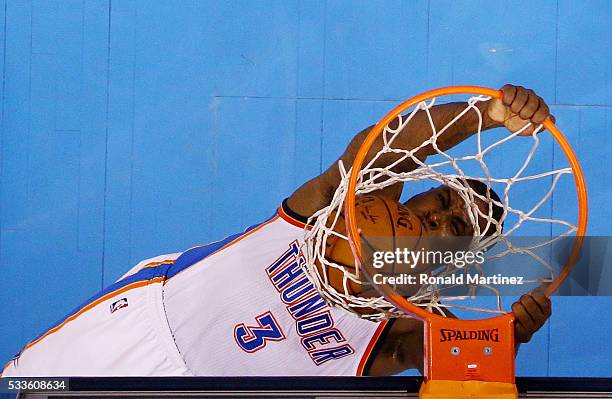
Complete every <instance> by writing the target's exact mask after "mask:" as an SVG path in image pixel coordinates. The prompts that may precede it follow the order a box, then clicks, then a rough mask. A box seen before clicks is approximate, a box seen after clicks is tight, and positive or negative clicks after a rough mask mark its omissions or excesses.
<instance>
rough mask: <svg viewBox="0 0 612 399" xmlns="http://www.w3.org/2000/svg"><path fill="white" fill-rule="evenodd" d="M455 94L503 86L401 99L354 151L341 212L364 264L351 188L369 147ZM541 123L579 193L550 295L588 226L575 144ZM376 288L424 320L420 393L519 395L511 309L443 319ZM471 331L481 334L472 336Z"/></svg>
mask: <svg viewBox="0 0 612 399" xmlns="http://www.w3.org/2000/svg"><path fill="white" fill-rule="evenodd" d="M453 94H474V95H484V96H487V97H490V98H497V99H501V98H502V92H501V91H499V90H494V89H490V88H486V87H479V86H449V87H443V88H439V89H435V90H431V91H427V92H425V93H422V94H420V95H417V96H415V97H413V98H411V99H409V100H406V101H404V102H403V103H401V104H400V105H398V106H397V107H395V108H394V109H393V110H392V111H391V112H389V113H388V114H387V115H385V117H383V118H382V119H381V120H380V121H379V122H378V123H377V124H376V125H375V126H374V127H373V128H372V129H371V131H370V133H369V134H368V135H367V137H366V139H365V140H364V143H363V144H362V146H361V148H360V149H359V151H358V153H357V154H356V156H355V161H354V163H353V166H352V169H351V172H350V176H349V183H348V189H347V194H346V198H345V204H344V213H345V221H346V228H347V235H348V238H349V242H350V244H351V247H352V250H353V254H354V256H355V260H356V262H358V263H359V265H360V266H361V267H362V269H363V266H362V248H361V237H360V233H359V230H358V228H357V223H356V220H357V218H356V213H355V193H356V188H357V184H358V180H359V173H360V171H361V168H362V167H363V163H364V161H365V158H366V155H367V153H368V151H369V150H370V148H371V147H372V145H373V144H374V143H375V141H376V139H377V138H378V137H379V136H380V135H381V134H382V132H383V130H384V128H385V127H386V126H387V125H388V124H389V123H390V122H391V121H392V120H393V119H395V118H396V117H397V116H398V115H400V114H401V113H402V112H404V111H406V110H408V109H409V108H411V107H413V106H415V105H417V104H419V103H421V102H423V101H426V100H429V99H432V98H436V97H439V96H446V95H453ZM543 126H544V128H546V130H547V131H548V132H550V133H551V134H552V136H553V137H554V139H555V140H556V142H557V143H558V144H559V145H560V147H561V149H562V150H563V152H564V154H565V156H566V158H567V160H568V161H569V164H570V167H571V169H572V172H573V175H574V181H575V185H576V192H577V198H578V224H577V229H576V237H575V240H574V244H573V247H572V250H571V252H570V255H569V256H568V259H567V261H566V263H565V265H564V266H563V269H561V272H560V273H559V275H558V276H556V277H555V279H554V280H553V281H552V282H551V283H550V284H549V285H548V286H547V287H546V290H545V294H546V295H547V296H550V295H552V294H553V293H554V292H555V291H556V290H557V289H558V288H559V286H561V284H562V283H563V281H564V280H565V279H566V278H567V276H568V275H569V273H570V271H571V269H572V267H573V265H574V264H575V263H576V261H577V259H578V256H579V254H580V250H581V247H582V244H583V241H584V236H585V233H586V228H587V218H588V202H587V191H586V184H585V181H584V175H583V173H582V169H581V167H580V164H579V162H578V159H577V158H576V155H575V154H574V151H573V149H572V148H571V146H570V144H569V143H568V141H567V139H566V138H565V136H564V135H563V133H561V131H560V130H559V129H558V128H557V126H556V125H555V124H554V122H553V121H552V120H551V119H550V118H548V119H546V120H545V121H544V123H543ZM378 288H379V289H381V291H382V292H383V293H384V295H385V298H386V299H387V300H388V301H389V302H390V303H391V304H392V305H393V306H395V307H397V308H398V309H401V310H403V311H404V312H406V313H407V314H408V315H411V316H413V317H416V318H418V319H420V320H423V321H424V323H425V350H424V357H425V365H424V366H425V367H424V376H425V383H424V384H423V386H422V387H421V394H420V396H421V398H462V397H465V398H467V397H470V398H475V397H481V398H482V397H495V398H516V397H518V394H517V391H516V387H515V385H514V374H515V373H514V355H515V353H514V316H513V314H512V313H506V314H504V315H500V316H497V317H492V318H487V319H481V320H459V319H452V318H446V317H443V316H439V315H436V314H433V313H431V312H429V311H427V310H425V309H423V308H421V307H419V306H417V305H415V304H413V303H411V302H410V301H408V300H407V299H406V298H404V297H403V296H401V295H399V294H398V293H397V292H395V291H394V290H393V289H391V288H390V287H388V286H386V285H378ZM457 334H459V336H462V335H463V336H465V337H466V338H467V339H464V340H461V341H460V344H457V341H453V340H452V339H450V338H451V337H456V336H457ZM469 336H477V337H479V338H483V339H475V340H471V339H469ZM446 338H448V339H446Z"/></svg>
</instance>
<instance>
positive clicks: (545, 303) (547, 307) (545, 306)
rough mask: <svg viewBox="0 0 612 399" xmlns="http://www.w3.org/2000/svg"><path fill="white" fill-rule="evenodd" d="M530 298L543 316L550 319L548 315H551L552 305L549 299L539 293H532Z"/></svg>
mask: <svg viewBox="0 0 612 399" xmlns="http://www.w3.org/2000/svg"><path fill="white" fill-rule="evenodd" d="M531 298H532V299H533V300H534V302H535V303H536V304H537V305H538V306H539V307H540V309H541V310H542V313H543V314H544V316H546V317H547V318H548V317H550V315H551V314H552V303H551V302H550V298H549V297H547V296H546V295H544V293H543V292H540V291H534V292H532V293H531Z"/></svg>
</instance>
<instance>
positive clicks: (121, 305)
mask: <svg viewBox="0 0 612 399" xmlns="http://www.w3.org/2000/svg"><path fill="white" fill-rule="evenodd" d="M127 306H128V300H127V298H121V299H119V300H118V301H116V302H113V303H112V304H111V305H110V312H111V314H113V313H115V312H116V311H117V310H119V309H122V308H126V307H127Z"/></svg>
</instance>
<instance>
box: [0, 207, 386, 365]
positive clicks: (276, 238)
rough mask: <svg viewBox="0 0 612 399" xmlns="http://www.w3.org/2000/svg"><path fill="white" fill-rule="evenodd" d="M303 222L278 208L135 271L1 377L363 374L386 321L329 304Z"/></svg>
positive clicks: (37, 342) (16, 360) (35, 345)
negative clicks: (305, 247)
mask: <svg viewBox="0 0 612 399" xmlns="http://www.w3.org/2000/svg"><path fill="white" fill-rule="evenodd" d="M290 215H291V216H290ZM298 218H299V217H298V216H297V215H293V214H292V213H291V211H290V210H288V209H287V208H286V207H285V206H283V207H280V208H279V210H278V212H277V213H276V214H275V215H274V216H273V217H272V218H270V219H269V220H267V221H266V222H264V223H262V224H259V225H255V226H251V227H250V228H248V229H247V230H245V231H244V232H243V233H240V234H236V235H233V236H230V237H227V238H226V239H224V240H222V241H218V242H215V243H212V244H208V245H204V246H198V247H194V248H191V249H189V250H187V251H185V252H183V253H178V254H170V255H163V256H160V257H157V258H152V259H149V260H147V261H143V262H141V263H139V264H138V265H137V266H136V267H134V268H133V269H132V270H130V271H129V272H128V273H126V275H124V276H123V277H122V278H121V279H120V280H119V281H118V282H116V283H115V284H114V285H112V286H111V287H109V288H107V289H106V290H104V291H103V292H101V293H100V294H98V295H97V296H95V297H94V298H92V299H91V300H90V301H88V302H87V303H86V304H84V305H82V306H81V307H79V308H77V309H76V310H75V311H73V312H72V313H71V314H70V315H69V316H67V317H66V318H65V319H64V320H62V321H61V322H60V323H58V325H56V326H55V327H53V328H52V329H50V330H49V331H47V332H46V333H45V334H43V335H42V336H40V337H39V338H37V339H36V340H34V341H32V342H31V343H29V344H28V345H27V346H26V347H25V348H24V349H23V350H22V351H21V352H20V354H19V355H18V356H16V357H15V358H14V359H13V360H11V361H10V362H9V363H8V364H7V366H6V368H5V370H4V371H3V374H2V376H3V377H7V376H27V375H29V376H34V375H45V376H55V375H58V376H59V375H73V376H77V375H99V376H103V375H141V376H150V375H179V376H180V375H183V376H184V375H200V376H247V375H260V376H270V375H278V376H282V375H361V374H362V373H363V372H364V369H365V368H366V364H367V361H368V359H369V358H370V357H371V356H370V355H371V354H372V351H373V348H374V346H375V343H376V341H377V339H378V338H379V337H380V336H381V334H382V332H383V329H384V328H385V325H386V323H385V322H382V323H374V322H371V321H367V320H362V319H359V318H358V317H356V316H354V315H352V314H350V313H348V312H346V311H344V310H341V309H337V308H331V307H329V306H328V305H327V304H326V303H325V301H324V300H323V299H322V298H321V296H320V295H319V293H318V292H317V291H316V290H315V288H314V287H313V285H312V283H311V282H310V280H309V278H308V277H307V276H306V274H305V269H304V267H303V263H304V257H303V255H302V253H301V250H300V247H301V241H300V240H301V239H302V238H303V236H304V224H303V223H302V222H301V221H299V220H298Z"/></svg>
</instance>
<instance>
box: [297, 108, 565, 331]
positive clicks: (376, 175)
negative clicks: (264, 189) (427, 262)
mask: <svg viewBox="0 0 612 399" xmlns="http://www.w3.org/2000/svg"><path fill="white" fill-rule="evenodd" d="M487 100H489V97H485V96H475V97H472V98H470V99H469V100H468V101H467V107H466V108H465V109H464V110H463V111H462V112H461V113H459V114H458V115H457V116H456V117H455V118H454V119H453V120H451V121H450V122H449V123H448V124H446V126H443V127H441V128H438V127H436V126H434V122H433V118H432V116H431V113H430V109H431V107H432V106H433V105H434V103H435V98H434V99H432V100H430V101H429V102H425V101H424V102H421V103H420V104H418V105H417V106H415V107H414V109H413V110H412V111H411V112H410V113H408V114H406V115H398V116H397V117H396V120H397V121H398V122H399V123H397V127H396V128H395V129H392V128H390V127H389V126H387V127H385V128H384V131H383V133H382V137H383V141H384V146H383V148H382V150H381V151H380V152H378V153H377V154H376V156H375V157H374V158H373V159H372V160H371V161H370V162H369V163H368V164H367V165H365V166H364V167H363V169H362V170H361V172H360V174H359V180H358V184H357V189H356V194H357V195H359V194H366V193H372V192H375V191H377V190H380V189H382V188H385V187H387V186H391V185H393V184H395V183H397V182H399V181H401V182H406V183H410V182H418V181H422V180H433V181H435V182H438V183H440V184H444V185H447V186H448V187H450V188H451V189H453V190H455V191H456V192H457V193H458V194H459V195H460V196H461V198H462V199H463V200H464V201H465V204H466V208H467V210H468V214H469V217H470V222H471V223H472V226H473V228H474V237H473V239H472V242H471V244H470V248H469V250H471V251H478V250H483V251H486V250H487V249H490V248H491V247H492V246H493V245H496V247H499V246H500V245H502V246H503V247H502V250H501V251H499V252H498V253H496V254H495V255H490V256H488V257H486V258H485V259H486V260H487V261H488V260H491V259H494V258H499V257H503V256H506V255H508V254H523V255H526V256H530V257H532V258H533V259H535V260H536V261H537V263H538V264H540V265H542V267H544V268H545V269H546V273H545V274H546V277H541V278H536V279H533V280H526V281H525V282H534V283H535V282H549V281H552V279H553V277H554V273H553V267H552V266H551V264H550V263H549V261H548V260H547V259H545V258H544V257H542V256H540V255H538V254H537V253H536V252H537V251H536V249H537V248H540V247H544V246H547V245H550V244H552V243H553V242H554V241H556V240H558V239H560V238H561V237H565V236H569V235H571V234H573V233H574V232H576V230H577V227H576V226H575V225H573V224H571V223H569V222H567V221H564V220H559V219H549V218H542V217H538V216H536V215H535V213H536V211H537V210H538V209H539V208H540V207H542V205H544V204H545V203H546V202H547V201H549V199H550V198H551V196H552V195H553V192H554V191H555V189H556V188H557V184H558V182H559V180H560V178H561V177H562V176H564V175H570V176H571V175H573V172H572V169H571V168H570V167H565V168H561V169H554V170H550V171H545V172H541V173H537V174H524V172H525V171H526V169H527V166H528V165H529V163H530V161H531V160H532V158H533V157H534V154H535V153H536V150H537V149H538V146H539V144H540V138H539V137H538V134H537V133H538V132H540V131H541V130H542V126H539V127H537V129H536V130H535V131H534V133H533V134H532V135H531V136H528V137H520V138H519V140H531V141H532V145H531V147H530V150H529V152H528V154H527V156H526V158H525V159H524V161H523V162H522V164H521V160H516V165H517V168H518V170H516V172H515V173H514V174H512V175H511V176H510V177H500V176H493V175H492V174H491V173H490V168H489V167H488V166H487V164H486V163H485V161H484V158H485V155H487V154H489V153H491V152H492V151H494V150H495V149H496V148H499V147H500V146H501V145H503V144H504V143H506V142H508V141H510V140H514V139H516V138H517V136H519V135H520V134H521V133H522V132H523V131H525V130H526V129H528V128H529V126H530V124H528V125H526V126H525V127H523V128H522V129H521V130H519V131H517V132H515V133H512V134H508V135H505V137H503V138H502V139H501V140H498V141H496V142H494V143H493V144H489V145H487V146H485V145H483V141H484V140H483V139H482V137H481V129H482V120H483V119H482V115H481V112H480V110H479V109H478V108H477V107H476V104H477V103H478V102H480V101H487ZM419 111H424V112H426V114H427V117H428V120H429V123H430V126H431V131H432V132H433V134H432V136H431V138H430V139H428V140H426V141H424V142H423V143H422V144H421V145H420V146H418V147H417V148H414V149H412V150H405V149H401V148H396V147H393V143H394V141H395V139H396V137H397V136H398V134H399V133H400V132H401V131H402V130H403V129H404V128H405V127H406V125H408V124H409V123H410V121H411V120H412V118H413V117H414V115H415V114H416V113H417V112H419ZM468 112H476V113H477V114H478V120H479V123H478V129H477V131H476V132H475V134H474V136H473V137H472V138H471V139H470V140H474V139H475V147H476V149H475V152H474V153H473V154H469V155H462V156H454V157H453V156H451V155H449V154H448V153H447V152H445V151H442V150H441V149H440V148H439V147H438V145H437V144H436V142H437V139H438V138H439V137H440V136H442V135H443V134H444V133H445V131H447V129H448V128H449V127H450V126H452V125H453V124H454V123H456V122H457V121H458V120H459V119H460V118H461V117H463V116H464V115H465V114H466V113H468ZM506 132H507V131H506ZM507 133H509V132H507ZM483 134H484V133H483ZM429 145H431V147H433V149H434V150H435V151H436V152H437V154H439V155H440V156H441V160H440V157H437V158H438V160H433V158H434V156H430V157H428V159H427V160H426V161H425V162H422V161H421V160H419V159H418V158H417V157H416V156H415V154H416V153H417V151H419V150H420V149H422V148H424V147H426V146H429ZM387 152H392V153H395V154H398V155H400V157H399V158H398V159H397V160H396V161H395V162H393V163H392V164H390V165H387V166H385V167H374V166H373V165H375V163H376V161H377V160H378V159H379V157H380V156H381V155H383V154H384V153H387ZM407 159H411V160H412V161H413V162H415V163H416V164H417V165H419V167H418V168H417V169H415V170H413V171H410V172H406V173H396V172H394V171H392V169H393V167H394V166H396V165H398V164H399V163H401V162H402V161H405V160H407ZM430 159H432V161H430V162H428V161H429V160H430ZM467 161H470V162H478V164H480V167H481V172H482V173H480V174H479V175H468V174H466V173H464V171H463V170H462V165H463V164H464V163H465V162H467ZM338 167H339V169H340V172H341V176H342V178H341V182H340V184H339V186H338V188H337V190H336V191H335V193H334V195H333V199H332V201H331V203H330V204H329V206H327V207H325V208H323V209H321V210H319V211H318V212H316V213H315V214H314V215H312V216H311V218H310V219H309V223H308V225H310V226H311V227H312V228H310V229H307V230H306V231H305V248H306V250H305V256H306V260H307V262H306V267H307V269H308V271H309V275H310V276H311V280H312V281H313V284H314V285H315V287H316V288H317V289H318V291H319V292H320V294H321V295H322V296H323V298H325V300H326V301H327V302H328V303H330V304H331V305H333V306H337V307H341V308H343V309H346V310H347V311H349V312H352V313H355V314H357V315H358V316H360V317H362V318H366V319H370V320H374V321H378V320H382V319H385V318H389V317H400V316H404V317H405V316H406V315H405V313H403V312H401V311H399V310H398V309H396V308H395V307H394V306H393V305H392V304H391V303H389V302H388V301H387V300H386V299H385V298H384V297H383V296H379V297H370V298H362V297H359V296H354V295H352V294H351V293H350V290H349V288H348V287H349V286H348V284H349V281H353V282H355V283H363V278H360V276H359V273H360V271H359V269H357V270H356V271H355V270H354V269H353V270H349V269H347V268H346V267H345V266H343V265H341V264H337V263H335V262H332V261H329V260H328V259H326V257H325V248H326V246H325V243H326V241H327V239H328V238H329V237H330V236H336V237H338V238H340V239H344V240H347V239H348V238H347V237H346V236H344V235H341V234H339V233H337V232H335V231H334V226H335V225H336V223H337V222H338V219H339V215H340V213H341V212H342V209H343V206H344V199H345V197H346V190H347V187H348V181H349V174H350V170H349V171H347V170H346V169H345V167H344V165H343V164H342V163H341V162H339V164H338ZM449 167H450V168H451V169H450V170H451V172H450V173H449V172H448V171H446V172H443V171H441V169H444V168H447V169H449ZM466 179H472V180H477V181H481V182H483V183H485V184H486V185H487V192H486V196H485V195H481V194H478V193H477V192H476V191H474V190H473V189H472V188H471V187H470V186H469V185H468V184H465V181H466ZM533 180H540V181H541V183H540V184H543V185H548V186H549V188H548V190H546V191H545V193H544V195H543V197H542V198H541V199H540V200H539V201H537V202H536V203H535V205H533V206H531V207H530V208H529V209H524V210H522V209H517V208H515V207H514V206H512V201H511V195H510V194H511V191H512V189H513V187H514V186H515V185H518V184H520V183H521V182H525V181H533ZM492 184H496V187H499V186H500V185H502V187H503V190H499V189H498V188H496V189H495V191H496V192H497V193H498V195H499V197H500V198H501V200H502V203H500V202H498V201H495V200H494V199H492V198H491V196H490V190H491V186H492ZM475 198H479V199H480V200H481V201H484V203H485V204H488V212H487V213H484V212H483V211H482V210H481V208H480V207H478V206H477V205H476V202H475ZM493 204H496V205H497V206H500V207H502V208H503V214H502V216H501V219H500V220H499V221H498V220H495V219H494V218H493V216H492V215H493ZM332 215H333V217H332ZM510 215H515V216H516V217H515V218H514V219H516V222H513V223H512V225H508V222H507V221H508V218H509V216H510ZM482 220H485V221H486V228H485V229H484V230H482V231H485V232H488V231H491V230H489V228H490V226H493V227H494V230H495V233H494V234H492V235H488V236H486V237H482V236H481V228H480V223H479V221H482ZM504 221H506V224H505V226H504V230H505V231H503V232H502V223H503V222H504ZM526 221H531V222H535V223H545V224H554V225H558V226H562V230H563V231H564V232H562V233H561V234H558V235H556V236H555V237H554V238H551V239H547V240H544V241H542V242H538V243H535V244H533V245H529V246H526V247H517V246H515V245H514V244H513V243H512V242H511V241H510V240H509V237H510V236H511V235H512V234H513V233H514V232H516V231H517V230H518V229H519V228H520V227H521V226H522V225H523V224H524V223H525V222H526ZM341 223H344V221H341ZM315 261H318V262H319V263H320V264H321V265H324V267H322V268H321V271H320V270H319V269H318V268H317V267H316V265H315ZM484 266H486V263H485V264H484ZM469 267H475V268H477V270H478V273H479V274H481V275H485V274H486V273H485V270H482V269H483V268H481V267H480V266H479V265H468V266H466V267H464V268H463V270H466V269H468V268H469ZM331 268H335V269H338V270H340V271H342V275H343V290H342V291H339V290H337V289H335V288H334V287H332V286H331V285H330V283H329V281H330V279H329V270H331ZM456 272H457V267H455V266H454V265H446V266H444V267H442V268H441V269H439V270H438V271H437V272H436V275H438V276H445V275H451V274H453V273H456ZM365 284H367V283H365ZM479 287H483V288H486V289H488V290H491V291H492V292H493V293H494V295H495V296H497V301H496V306H495V308H491V309H484V308H480V307H471V306H468V305H463V304H462V303H464V302H462V301H464V300H466V299H469V298H472V297H473V295H474V293H475V290H476V289H478V288H479ZM470 290H472V291H471V292H469V293H467V294H466V295H462V296H451V295H445V292H444V289H440V287H438V286H437V285H427V286H422V287H420V289H419V290H418V292H416V293H415V294H414V295H412V296H410V297H408V298H407V299H408V300H409V301H411V302H412V303H414V304H415V305H417V306H421V307H424V308H426V309H427V310H429V311H432V310H433V309H438V310H440V309H441V308H459V309H467V310H475V311H479V312H489V313H504V312H503V311H502V306H501V295H500V293H499V291H498V290H497V288H496V287H493V286H489V285H480V286H472V287H471V288H470ZM360 308H366V309H368V312H366V313H364V312H363V311H361V312H359V309H360Z"/></svg>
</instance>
